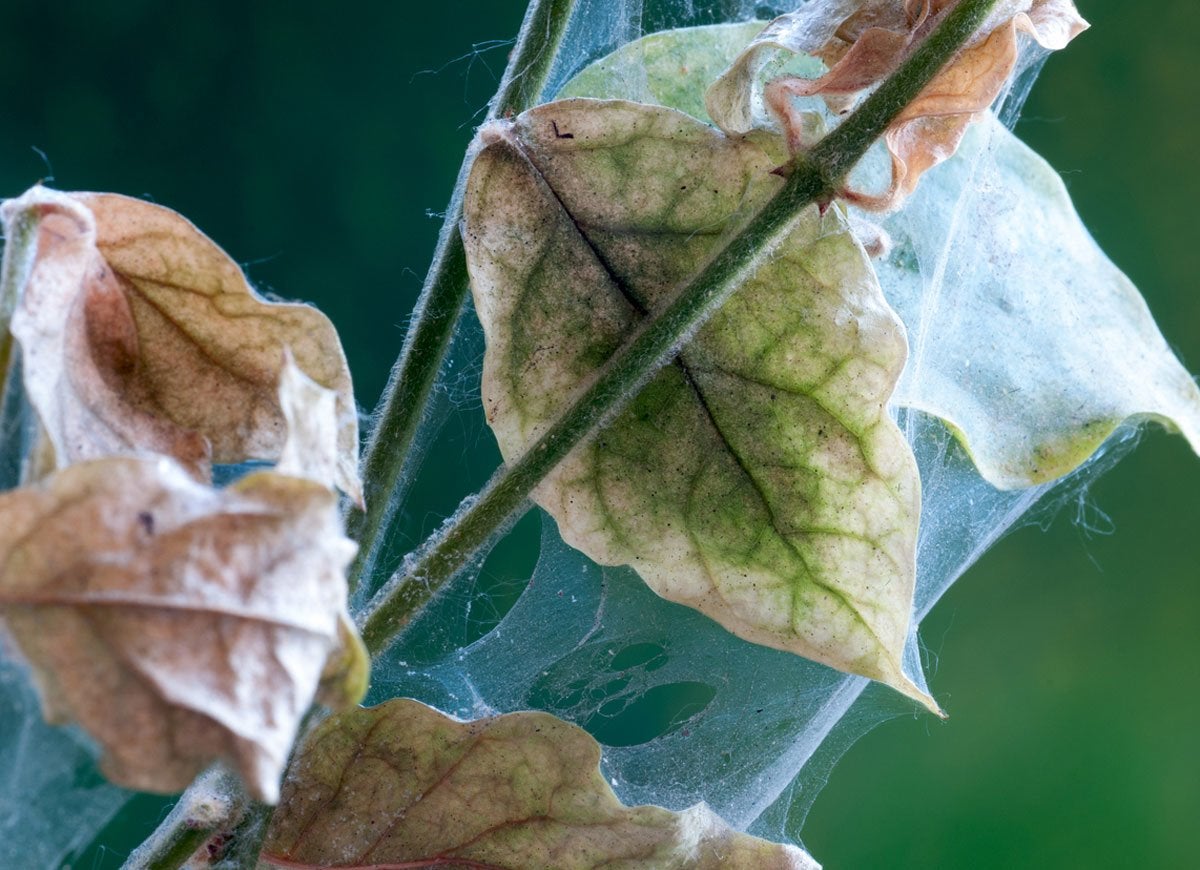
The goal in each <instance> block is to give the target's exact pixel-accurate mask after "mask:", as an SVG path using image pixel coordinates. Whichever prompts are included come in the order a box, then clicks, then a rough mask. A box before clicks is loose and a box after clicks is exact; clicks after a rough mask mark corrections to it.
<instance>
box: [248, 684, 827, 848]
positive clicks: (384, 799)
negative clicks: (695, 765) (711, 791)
mask: <svg viewBox="0 0 1200 870" xmlns="http://www.w3.org/2000/svg"><path fill="white" fill-rule="evenodd" d="M599 761H600V746H599V744H597V743H596V741H595V740H593V739H592V738H591V737H589V736H588V734H587V733H586V732H585V731H583V730H582V729H580V728H577V727H576V726H574V725H570V724H568V723H566V722H563V721H561V720H559V719H556V718H554V717H553V716H550V715H547V714H545V713H512V714H509V715H506V716H497V717H493V718H488V719H480V720H476V721H473V722H459V721H456V720H454V719H451V718H449V717H447V716H444V715H442V714H441V713H438V712H437V711H436V710H433V709H431V708H429V707H426V706H425V705H423V704H419V703H417V702H416V701H408V700H396V701H390V702H388V703H386V704H382V705H380V706H378V707H373V708H369V709H364V710H355V711H353V712H349V713H344V714H341V715H339V716H335V717H333V718H331V719H329V720H327V721H325V722H323V723H321V725H320V726H319V727H318V728H317V729H316V730H315V731H314V732H313V733H312V735H311V736H310V737H309V738H308V740H307V741H306V742H305V744H304V746H303V747H302V748H301V750H300V755H299V757H298V758H297V761H296V763H295V764H294V765H293V767H292V769H291V771H290V772H289V774H288V778H287V780H286V781H285V783H284V787H283V799H282V801H281V803H280V807H279V809H278V810H277V811H276V813H275V816H274V818H273V819H272V824H271V829H270V831H269V832H268V835H267V840H266V843H265V845H264V849H263V856H262V859H261V861H262V864H261V866H263V867H273V866H282V867H363V866H368V865H369V866H372V867H383V866H404V867H417V866H430V867H432V866H447V867H450V866H470V867H478V868H488V870H598V868H601V867H622V868H627V870H643V868H644V870H651V868H653V870H670V868H679V870H683V868H712V870H716V868H732V870H741V868H745V870H760V868H761V870H811V868H816V867H817V864H816V863H815V862H814V861H813V860H812V859H811V858H809V856H808V855H806V854H805V853H804V852H802V851H801V850H800V849H798V848H796V847H795V846H787V845H779V844H776V843H769V842H766V841H764V840H760V839H757V838H755V837H750V836H747V835H746V834H741V833H738V832H736V831H733V830H731V829H730V828H729V827H728V826H727V825H725V823H724V822H722V821H721V820H720V819H719V818H718V817H717V816H715V815H714V814H713V813H712V811H711V810H709V809H708V808H707V807H705V806H703V805H697V806H695V807H692V808H690V809H688V810H685V811H684V812H682V813H672V812H668V811H667V810H664V809H661V808H659V807H652V806H641V807H632V808H630V807H624V806H622V805H621V803H620V801H618V800H617V798H616V796H615V795H614V794H613V792H612V789H611V788H610V787H609V785H608V783H606V782H605V781H604V777H603V776H602V775H601V774H600V770H599Z"/></svg>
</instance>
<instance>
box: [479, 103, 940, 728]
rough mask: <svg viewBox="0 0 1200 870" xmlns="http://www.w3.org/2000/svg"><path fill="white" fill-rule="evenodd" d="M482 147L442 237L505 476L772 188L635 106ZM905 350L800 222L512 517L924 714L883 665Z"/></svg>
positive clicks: (588, 109)
mask: <svg viewBox="0 0 1200 870" xmlns="http://www.w3.org/2000/svg"><path fill="white" fill-rule="evenodd" d="M484 135H485V138H486V141H487V142H488V144H487V145H486V147H485V148H483V150H482V151H481V153H480V154H479V156H478V158H477V159H476V162H475V166H474V169H473V171H472V173H471V176H470V179H469V181H468V186H467V194H466V205H465V235H464V238H465V244H466V250H467V260H468V267H469V269H470V273H471V282H472V289H473V292H474V295H475V305H476V310H477V311H478V313H479V317H480V320H481V322H482V324H483V328H484V333H485V336H486V338H487V353H486V356H485V358H484V375H483V399H484V405H485V408H486V411H487V416H488V421H489V423H490V424H491V426H492V428H493V431H494V432H495V434H496V437H497V439H498V441H499V443H500V449H501V451H502V452H503V454H504V456H505V458H506V459H507V460H510V461H511V460H512V459H513V458H515V457H517V456H519V455H520V454H521V453H522V451H524V450H525V449H527V448H528V446H529V445H530V444H532V443H533V441H534V440H535V439H536V438H537V437H538V435H539V434H540V433H541V432H542V431H543V430H544V429H545V428H546V427H547V426H548V425H549V424H550V423H551V422H552V421H554V420H555V419H556V418H557V417H558V416H559V414H560V413H561V412H562V411H563V410H565V409H566V408H567V407H568V406H569V403H570V402H571V401H572V400H573V399H574V397H575V396H577V395H578V394H579V393H580V392H581V391H582V390H583V389H584V388H586V386H587V385H588V384H589V383H590V382H591V380H592V379H593V378H594V377H595V375H596V372H597V371H598V369H599V368H600V367H601V366H602V365H603V364H604V362H605V361H606V360H607V359H608V358H609V357H610V356H611V355H612V354H613V352H614V351H615V350H616V349H617V348H618V347H620V345H621V344H622V343H623V342H624V341H625V340H626V339H627V337H628V336H629V335H630V333H631V332H632V331H633V330H635V329H636V328H637V325H638V323H639V322H641V321H642V320H643V318H644V317H645V315H646V314H647V312H650V311H654V310H656V309H658V308H660V307H662V306H663V305H664V304H665V303H666V302H668V301H669V300H670V298H671V296H672V294H673V293H674V292H675V290H676V288H677V287H679V286H681V285H682V284H683V283H684V282H685V281H686V279H688V278H690V277H691V276H692V275H693V274H694V273H695V272H696V270H697V268H698V267H699V265H700V264H703V263H704V262H705V261H706V260H707V259H708V258H709V257H710V256H712V255H713V254H714V253H715V252H716V251H718V250H719V249H720V247H721V246H722V244H723V243H724V241H725V239H726V238H727V236H728V234H729V233H730V232H732V231H736V229H737V228H738V227H739V226H740V225H741V223H742V222H743V221H745V220H746V219H747V218H748V217H749V215H751V214H753V212H754V210H755V209H757V208H758V207H759V206H761V205H762V203H763V202H764V201H765V200H766V198H767V197H769V195H770V193H771V192H772V190H773V189H774V187H775V186H776V185H777V184H778V183H780V181H779V179H778V178H776V177H775V176H773V175H771V174H770V172H769V170H770V168H771V167H772V166H774V165H775V164H776V162H777V161H776V160H775V159H774V158H773V157H772V156H771V155H769V154H767V153H766V152H764V151H763V150H761V149H760V148H759V147H758V146H757V145H755V144H754V142H753V140H752V139H746V138H741V137H739V138H726V137H725V136H723V135H721V134H720V133H719V132H717V131H715V130H713V129H712V128H711V127H707V126H705V125H703V124H700V123H699V122H697V121H694V120H692V119H691V118H688V117H687V116H685V115H683V114H680V113H678V112H675V111H671V110H668V109H661V108H657V107H652V106H645V105H640V104H634V103H625V102H620V101H613V102H597V101H591V100H574V101H563V102H558V103H551V104H548V105H545V106H541V107H538V108H536V109H533V110H531V111H529V112H526V113H525V114H523V115H521V116H519V117H518V118H517V119H515V121H513V122H504V123H501V124H499V125H495V126H493V127H491V128H489V129H488V130H487V131H485V133H484ZM905 352H906V349H905V340H904V332H903V329H902V327H901V325H900V323H899V321H898V320H897V319H896V318H895V316H894V315H893V314H892V312H891V310H890V309H889V308H888V306H887V304H886V303H885V302H884V299H883V296H882V294H881V293H880V290H879V286H878V284H877V282H876V280H875V275H874V272H873V271H872V269H871V265H870V263H869V262H868V260H867V257H866V255H865V254H864V252H863V251H862V249H861V247H859V245H858V244H856V242H855V241H854V239H853V236H852V234H851V233H850V232H849V230H848V229H847V225H846V223H845V220H844V218H843V217H842V215H841V214H840V212H839V211H838V210H836V209H834V210H830V211H829V212H828V213H827V214H826V215H824V216H821V215H820V214H818V211H817V209H816V207H815V206H814V207H812V208H811V209H808V210H806V211H804V212H803V213H802V214H801V215H800V216H798V218H797V220H796V222H795V226H794V228H793V229H792V231H791V233H790V235H789V236H788V237H787V239H786V241H784V242H782V244H781V245H780V247H779V248H778V249H776V250H772V251H771V252H769V253H768V254H767V255H764V256H763V257H762V258H761V260H760V261H759V262H758V263H757V264H756V266H755V268H754V270H753V274H752V275H751V276H750V277H749V278H748V279H747V280H746V282H745V284H744V286H742V287H741V288H740V289H739V290H738V292H737V293H736V294H735V295H734V297H733V298H732V300H731V301H730V302H729V303H728V304H727V305H726V306H725V307H724V308H723V309H722V310H721V311H720V312H719V313H718V314H717V315H716V316H714V318H713V319H712V320H711V321H710V322H709V324H708V325H707V326H705V327H704V328H703V329H702V330H701V331H700V332H699V333H698V334H697V335H696V337H695V338H694V339H693V340H692V342H691V343H690V344H688V345H687V346H686V347H685V348H684V349H683V350H682V351H681V352H680V354H679V356H678V357H677V359H676V360H675V361H674V363H673V364H672V365H670V366H668V367H667V368H665V369H664V370H663V371H661V372H660V373H659V374H658V375H657V376H655V377H654V378H653V379H652V380H651V381H650V382H649V383H648V384H647V385H646V386H645V387H644V388H643V390H642V391H641V393H640V394H639V395H638V396H637V397H636V398H635V399H634V400H633V401H632V403H631V404H630V406H629V407H628V408H627V409H626V410H625V411H624V412H623V413H622V414H620V415H619V416H618V417H617V418H616V419H615V420H614V421H612V423H611V424H610V425H608V426H606V427H605V428H603V429H601V430H600V431H599V432H598V433H596V434H595V435H594V436H593V437H591V438H590V439H588V440H587V441H586V442H585V443H583V444H582V445H581V446H580V447H578V448H577V449H576V450H575V451H574V452H573V453H572V454H571V455H570V456H569V457H568V458H567V459H566V460H564V461H563V462H562V463H561V464H560V465H559V467H558V468H557V469H556V470H555V471H554V472H553V473H552V474H551V475H550V476H549V477H548V478H547V479H546V481H545V482H544V483H543V484H542V485H541V486H540V487H539V488H538V489H537V491H536V492H535V493H534V498H535V499H536V500H537V502H538V503H539V504H541V505H542V506H543V507H545V508H546V510H548V511H549V512H550V513H551V514H552V515H553V516H554V517H555V519H556V520H557V521H558V523H559V528H560V531H561V532H562V534H563V537H564V539H565V540H566V541H567V542H568V543H570V544H572V545H573V546H576V547H578V548H579V549H581V550H583V551H584V552H585V553H587V554H588V555H589V556H590V557H591V558H593V559H595V560H596V561H597V562H600V563H601V564H607V565H614V564H631V565H632V566H633V567H634V568H636V569H637V571H638V573H639V574H641V576H642V577H643V579H645V581H646V582H647V583H648V584H649V585H650V587H651V588H652V589H654V590H655V591H656V592H657V593H658V594H660V595H662V596H663V597H665V598H668V599H671V600H673V601H678V602H680V603H683V604H687V605H689V606H691V607H695V608H697V609H698V610H701V611H702V612H704V613H706V614H708V615H709V616H710V617H712V618H713V619H715V620H716V621H718V622H720V623H721V624H722V625H724V626H725V627H726V628H728V629H729V630H731V631H733V632H734V633H736V634H738V635H739V636H741V637H743V638H745V639H747V640H750V641H753V642H755V643H761V644H765V645H768V646H772V647H776V648H779V649H785V650H789V651H792V652H796V653H799V654H801V655H804V656H807V657H809V658H813V659H815V660H817V661H820V662H824V663H826V664H829V665H831V666H833V667H836V668H840V669H842V670H847V671H851V672H854V673H860V674H863V675H866V676H869V677H872V678H875V679H879V680H882V681H884V682H887V683H888V684H889V685H892V686H894V687H896V688H897V689H899V690H900V691H902V692H905V693H906V694H909V695H911V696H912V697H914V698H917V699H919V700H921V701H922V702H923V703H925V704H927V705H928V706H930V707H931V708H932V709H936V705H935V704H934V703H933V701H932V699H930V698H929V696H928V695H927V694H925V693H924V692H923V691H921V690H920V689H919V688H918V687H917V686H915V685H914V684H913V683H912V682H911V681H910V680H909V679H908V678H907V677H906V676H905V675H904V674H903V673H902V671H901V666H900V654H901V651H902V649H903V646H904V643H905V639H906V637H907V634H908V626H909V620H910V616H911V609H912V594H913V583H914V553H913V548H914V542H915V539H916V531H917V520H918V513H919V481H918V477H917V471H916V466H915V463H914V461H913V458H912V454H911V451H910V450H909V448H908V445H907V444H906V443H905V441H904V438H903V436H902V435H901V434H900V432H899V431H898V430H897V429H896V427H895V425H894V424H893V423H892V421H891V420H890V418H889V417H888V415H887V413H886V411H885V405H886V403H887V401H888V398H889V396H890V394H891V391H892V388H893V385H894V384H895V382H896V378H897V377H898V376H899V373H900V369H901V367H902V366H903V364H904V358H905Z"/></svg>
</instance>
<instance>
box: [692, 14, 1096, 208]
mask: <svg viewBox="0 0 1200 870" xmlns="http://www.w3.org/2000/svg"><path fill="white" fill-rule="evenodd" d="M956 2H957V0H905V2H904V3H900V2H897V0H856V2H850V3H847V2H841V3H834V4H825V3H807V4H805V5H804V6H802V7H800V8H799V9H798V10H796V11H795V12H792V13H789V14H787V15H783V16H780V17H779V18H777V19H776V20H775V21H773V22H771V24H769V25H768V26H767V27H766V29H765V30H764V31H763V32H762V33H761V34H760V35H759V36H758V37H757V38H756V39H755V40H754V42H752V43H751V44H750V46H748V47H747V49H746V50H745V51H744V52H743V53H742V55H741V56H740V57H739V58H738V60H737V61H735V63H734V64H733V66H732V67H731V68H730V69H729V70H728V71H727V72H726V73H725V74H724V75H723V76H722V77H721V79H719V80H718V82H717V83H716V84H714V85H713V88H712V90H711V91H710V96H709V100H710V103H709V105H710V112H712V111H713V108H714V102H713V101H715V108H716V111H715V112H713V118H714V119H715V120H716V121H717V123H718V125H719V126H721V127H722V129H725V130H726V131H727V132H746V129H741V128H743V127H744V128H747V129H748V128H749V126H750V125H751V123H752V118H751V115H752V112H751V109H750V107H751V105H752V102H753V98H752V96H751V91H752V89H753V88H754V87H756V83H755V81H754V79H755V77H756V76H757V75H758V74H759V73H760V72H761V71H762V70H763V69H764V68H766V66H767V58H766V56H765V54H766V52H768V51H779V50H782V51H785V52H804V53H807V54H811V55H815V56H817V57H819V58H821V59H822V60H823V61H825V63H826V64H827V65H828V67H829V71H828V72H827V73H825V74H824V75H822V76H820V77H818V78H815V79H806V78H800V77H797V76H781V77H779V78H777V79H774V80H773V81H772V82H770V83H769V84H768V85H767V86H766V88H765V92H764V95H763V99H764V102H765V104H766V105H767V106H768V107H769V108H770V110H771V111H772V113H773V114H775V115H776V117H777V118H778V119H779V121H780V122H781V123H782V125H783V128H784V132H785V134H787V137H788V141H789V144H790V145H791V147H792V148H793V150H797V149H799V148H802V147H805V146H806V145H807V144H809V143H808V142H806V141H805V139H804V137H803V136H802V135H801V134H800V132H799V131H800V130H801V129H802V126H803V125H804V121H803V118H804V116H805V115H806V114H807V113H803V112H799V111H797V110H796V109H795V108H794V107H793V106H792V105H791V102H790V99H789V98H790V97H792V96H800V97H805V96H817V95H819V96H822V97H824V98H825V99H826V101H827V102H828V103H829V105H830V108H832V109H834V110H835V111H839V112H841V111H846V110H848V109H849V108H850V107H851V106H852V105H853V104H854V102H855V101H856V100H857V98H858V97H859V96H861V95H862V94H863V93H864V92H866V91H867V90H869V89H871V88H873V87H874V86H875V85H877V84H878V83H879V82H881V81H882V80H883V79H884V78H886V77H887V76H888V75H890V74H891V73H892V72H894V71H895V70H896V68H897V67H899V66H900V64H902V63H903V62H904V61H905V60H906V59H907V58H908V57H909V56H910V55H911V54H912V52H913V51H914V50H915V48H916V47H917V46H918V45H919V44H920V43H921V42H922V41H923V40H924V39H925V37H926V36H928V35H929V33H930V32H931V31H932V30H933V29H934V28H935V27H936V26H937V25H938V24H939V23H940V22H941V20H942V19H943V18H944V17H945V15H946V14H947V13H948V12H949V11H950V10H951V9H952V8H953V7H954V6H955V5H956ZM847 13H848V14H847ZM1087 26H1088V25H1087V22H1086V21H1084V20H1083V19H1082V18H1081V17H1080V16H1079V13H1078V12H1077V11H1076V9H1075V5H1074V4H1073V3H1072V2H1071V0H1002V2H1001V3H1000V4H998V6H997V7H996V9H995V10H993V12H992V14H991V15H990V16H989V18H988V20H987V21H986V22H985V24H984V26H983V27H982V28H980V30H979V32H978V33H977V34H976V35H975V36H974V37H973V38H972V39H971V40H970V41H969V42H968V43H967V45H966V47H964V48H963V49H962V50H961V51H960V52H959V53H958V54H957V55H956V56H955V58H954V59H953V60H952V61H951V62H950V63H949V64H948V65H947V66H946V67H945V68H944V69H943V70H942V71H941V72H940V73H938V75H937V76H935V77H934V79H933V81H931V82H930V83H929V84H928V85H927V86H926V87H925V88H924V89H923V90H922V91H921V93H920V94H918V95H917V98H916V99H915V100H913V101H912V102H911V103H910V104H909V105H908V107H907V108H906V109H905V110H904V111H903V112H902V113H901V114H900V116H899V117H898V118H896V120H895V121H893V122H892V125H891V126H890V127H889V129H888V131H887V133H886V134H885V137H884V141H885V143H886V145H887V149H888V152H889V153H890V155H891V161H892V179H891V184H890V185H889V187H888V189H887V190H885V191H884V192H882V193H880V194H875V195H870V194H863V193H859V192H849V193H848V197H849V198H850V199H851V201H853V202H854V203H855V204H856V205H859V206H862V207H864V208H871V209H875V210H881V211H882V210H890V209H892V208H895V207H896V206H898V205H899V203H900V202H901V201H902V200H903V199H904V198H905V197H907V196H908V195H909V194H911V193H912V191H913V190H915V189H916V186H917V182H918V181H919V180H920V177H921V175H922V174H924V173H925V172H926V171H927V170H928V169H930V168H931V167H933V166H936V165H937V164H938V163H940V162H941V161H943V160H945V159H946V158H947V157H949V156H950V155H952V154H953V153H954V152H955V150H956V149H957V148H958V144H959V142H960V141H961V140H962V136H963V134H964V133H965V132H966V129H967V126H968V125H969V124H970V123H971V122H972V121H974V120H976V119H978V117H979V116H980V114H981V113H982V112H984V111H986V110H987V108H988V107H989V106H990V105H991V104H992V102H993V101H994V100H995V99H996V97H997V96H998V95H999V93H1000V91H1001V89H1002V88H1003V87H1004V84H1005V82H1006V81H1007V80H1008V77H1009V75H1010V74H1011V73H1012V71H1013V68H1014V67H1015V65H1016V62H1017V54H1018V50H1019V44H1018V40H1017V34H1018V33H1021V32H1024V33H1027V34H1029V35H1030V36H1031V37H1033V39H1034V40H1035V41H1037V43H1038V44H1039V45H1041V46H1042V47H1043V48H1047V49H1060V48H1063V47H1065V46H1066V44H1067V43H1068V42H1070V41H1071V39H1073V38H1074V37H1075V36H1077V35H1078V34H1079V33H1081V32H1082V31H1083V30H1085V29H1086V28H1087ZM731 127H732V128H733V129H731Z"/></svg>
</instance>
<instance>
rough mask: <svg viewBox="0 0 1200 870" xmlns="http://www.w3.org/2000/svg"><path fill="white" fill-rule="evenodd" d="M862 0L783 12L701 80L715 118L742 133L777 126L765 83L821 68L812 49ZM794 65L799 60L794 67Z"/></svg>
mask: <svg viewBox="0 0 1200 870" xmlns="http://www.w3.org/2000/svg"><path fill="white" fill-rule="evenodd" d="M861 5H862V0H833V2H828V3H821V4H813V5H809V6H804V7H802V8H801V9H799V10H797V11H796V12H790V13H787V14H785V15H781V16H779V17H778V18H776V19H775V20H774V21H772V22H771V23H770V24H768V25H766V27H760V28H759V32H758V33H757V34H756V35H755V36H754V38H753V39H752V40H750V41H748V42H747V43H744V44H743V45H742V47H741V50H740V51H739V53H738V54H737V55H736V57H734V59H733V60H732V62H731V63H730V64H729V67H728V69H726V70H725V71H724V72H722V73H721V75H720V76H719V77H717V78H716V79H715V80H712V83H711V85H710V84H709V83H708V82H705V83H704V85H703V86H704V87H707V88H708V90H707V91H706V92H705V94H704V103H705V106H706V108H707V111H708V114H709V116H710V117H711V118H712V119H713V122H714V123H715V124H716V125H717V126H718V127H720V128H721V129H722V130H724V131H725V132H726V133H729V134H735V135H742V134H745V133H749V132H750V131H751V130H755V129H761V128H767V129H778V123H777V122H776V121H775V120H774V119H773V118H772V117H771V114H770V112H769V111H768V110H767V108H766V107H765V105H764V103H763V92H762V86H763V84H764V82H765V81H766V80H767V79H769V78H772V77H774V76H776V75H780V74H783V73H785V72H787V73H792V74H800V75H802V76H804V77H811V76H814V75H817V74H820V73H821V72H823V71H824V67H823V66H822V65H821V63H820V62H819V61H817V60H815V59H813V58H812V57H810V56H811V55H812V54H814V53H815V49H817V48H819V47H820V46H821V45H822V44H824V42H825V41H826V40H827V39H828V38H829V37H830V36H832V35H833V33H834V31H836V29H837V26H838V25H839V24H840V23H841V22H842V20H844V19H845V18H846V17H847V16H848V15H849V14H850V13H851V12H853V11H854V10H855V9H856V8H858V7H859V6H861ZM792 64H800V66H798V67H795V68H793V67H792V66H791V65H792Z"/></svg>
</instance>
